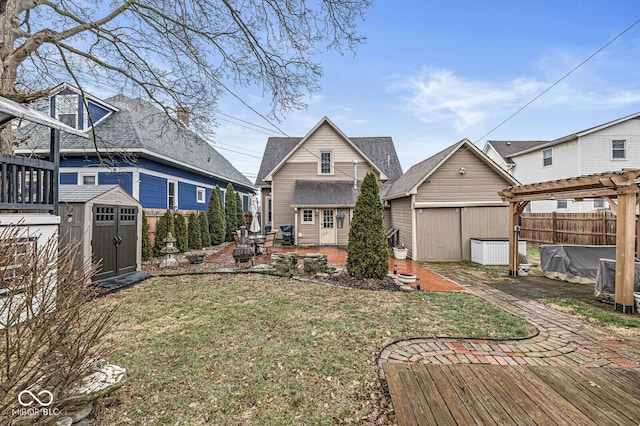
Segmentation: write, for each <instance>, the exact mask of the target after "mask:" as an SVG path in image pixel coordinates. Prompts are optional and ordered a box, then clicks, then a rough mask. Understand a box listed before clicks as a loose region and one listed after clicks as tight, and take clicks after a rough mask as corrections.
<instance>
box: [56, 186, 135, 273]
mask: <svg viewBox="0 0 640 426" xmlns="http://www.w3.org/2000/svg"><path fill="white" fill-rule="evenodd" d="M58 201H59V208H58V212H59V215H60V239H61V243H62V244H69V243H70V242H73V241H80V242H81V243H80V244H81V246H80V256H79V258H78V259H77V263H78V264H79V265H80V264H83V263H85V262H88V261H90V260H91V259H94V260H95V261H96V262H101V269H100V270H99V271H98V272H97V273H96V274H95V275H94V277H93V281H94V282H96V281H100V280H104V279H107V278H113V277H116V276H121V275H124V274H128V273H131V272H135V271H138V270H139V269H140V264H141V260H142V248H141V245H140V244H139V241H141V240H142V210H141V209H142V207H141V205H140V203H139V202H138V201H136V199H135V198H133V197H132V196H131V195H129V194H128V193H127V192H126V191H125V190H124V189H122V188H121V187H120V186H118V185H60V190H59V196H58Z"/></svg>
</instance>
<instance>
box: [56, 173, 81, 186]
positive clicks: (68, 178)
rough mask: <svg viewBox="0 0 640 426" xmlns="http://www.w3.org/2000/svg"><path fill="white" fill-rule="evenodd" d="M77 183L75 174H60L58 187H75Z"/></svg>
mask: <svg viewBox="0 0 640 426" xmlns="http://www.w3.org/2000/svg"><path fill="white" fill-rule="evenodd" d="M77 183H78V174H77V173H68V172H60V185H76V184H77Z"/></svg>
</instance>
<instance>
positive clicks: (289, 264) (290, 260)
mask: <svg viewBox="0 0 640 426" xmlns="http://www.w3.org/2000/svg"><path fill="white" fill-rule="evenodd" d="M297 266H298V255H297V254H296V253H285V254H280V255H278V257H277V258H276V264H275V268H276V270H277V271H278V272H281V273H290V272H293V271H294V270H295V268H296V267H297Z"/></svg>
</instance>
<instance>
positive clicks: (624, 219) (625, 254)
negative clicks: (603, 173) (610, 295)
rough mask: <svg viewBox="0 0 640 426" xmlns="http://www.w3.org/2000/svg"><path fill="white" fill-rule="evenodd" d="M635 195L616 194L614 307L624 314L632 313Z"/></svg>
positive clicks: (632, 193)
mask: <svg viewBox="0 0 640 426" xmlns="http://www.w3.org/2000/svg"><path fill="white" fill-rule="evenodd" d="M637 195H638V194H637V193H635V192H630V193H623V194H619V195H618V209H617V210H618V212H617V213H618V215H617V217H616V289H615V309H616V311H618V312H624V313H626V314H632V313H633V282H634V273H635V242H636V241H635V239H636V235H635V233H636V232H635V231H636V226H635V219H636V204H637V202H638V197H637Z"/></svg>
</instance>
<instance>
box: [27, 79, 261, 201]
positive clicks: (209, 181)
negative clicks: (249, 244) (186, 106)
mask: <svg viewBox="0 0 640 426" xmlns="http://www.w3.org/2000/svg"><path fill="white" fill-rule="evenodd" d="M85 102H86V105H87V106H85ZM50 109H51V115H52V116H53V117H57V118H59V119H60V120H62V121H64V122H65V123H68V124H69V125H72V126H74V127H75V128H76V129H78V131H80V132H83V133H86V135H87V136H88V137H89V138H88V139H87V138H81V137H78V136H75V135H70V134H63V135H62V137H61V147H60V153H61V161H60V184H61V185H67V184H70V185H76V184H77V185H113V184H116V185H120V186H121V187H122V188H123V189H124V190H125V191H127V192H128V193H129V194H131V195H132V196H133V197H134V198H135V199H136V200H138V201H140V203H141V204H142V206H143V208H146V209H167V208H169V209H179V210H206V209H207V207H208V201H209V197H210V195H211V190H212V189H213V188H214V187H215V186H220V187H221V189H222V190H223V193H224V190H225V188H226V186H227V184H228V183H231V184H233V186H234V189H235V190H236V191H237V192H239V193H240V194H241V196H242V198H243V208H244V210H245V211H246V210H248V206H249V198H250V197H251V196H252V195H253V193H254V192H255V187H254V186H253V184H252V183H251V182H250V181H249V180H248V179H247V178H246V177H245V176H244V175H243V174H242V173H240V172H239V171H238V170H237V169H236V168H235V167H234V166H233V165H232V164H231V163H230V162H229V161H228V160H227V159H226V158H224V157H223V156H222V155H221V154H220V153H218V151H216V150H215V149H214V148H213V147H212V146H211V145H210V144H209V143H208V142H207V141H205V140H204V139H203V138H201V137H200V136H199V135H198V134H196V133H195V132H193V131H192V130H190V129H189V128H188V115H186V113H185V114H182V116H181V117H179V118H180V119H181V120H180V121H181V122H182V123H183V124H180V123H176V122H175V121H173V120H170V119H169V118H168V117H167V116H166V114H165V112H164V111H161V110H160V109H158V108H156V107H155V106H154V105H152V104H150V103H149V102H147V101H144V100H142V99H131V98H128V97H126V96H124V95H117V96H114V97H112V98H109V99H106V100H104V101H103V100H99V99H96V98H95V97H93V96H90V95H86V94H85V96H84V98H83V96H82V95H81V94H80V92H79V91H78V90H77V89H74V88H73V87H71V86H69V85H67V84H63V85H61V86H59V87H58V88H56V89H55V90H53V91H52V95H51V98H50ZM94 132H95V136H96V140H95V141H94ZM28 136H29V139H28V140H27V143H26V144H25V145H23V146H20V148H19V149H17V150H16V153H18V154H23V155H30V154H32V153H35V154H45V155H46V154H47V153H48V149H49V147H48V137H47V135H46V134H45V133H42V132H38V131H37V129H36V130H33V131H32V133H31V134H29V135H28ZM96 150H97V151H99V153H100V155H101V156H102V158H103V159H104V160H105V162H103V163H101V161H100V158H98V155H97V154H96Z"/></svg>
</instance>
